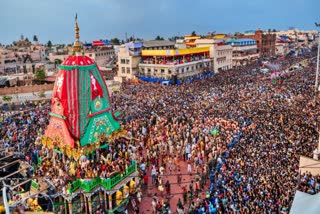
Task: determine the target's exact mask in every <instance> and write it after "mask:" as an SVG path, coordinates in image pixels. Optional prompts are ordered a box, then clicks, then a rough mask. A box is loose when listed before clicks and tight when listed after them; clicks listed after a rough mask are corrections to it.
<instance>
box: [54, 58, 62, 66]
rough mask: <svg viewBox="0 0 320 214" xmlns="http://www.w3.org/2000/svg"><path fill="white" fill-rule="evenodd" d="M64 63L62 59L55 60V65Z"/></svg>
mask: <svg viewBox="0 0 320 214" xmlns="http://www.w3.org/2000/svg"><path fill="white" fill-rule="evenodd" d="M61 63H62V60H61V59H55V60H54V67H57V65H60V64H61Z"/></svg>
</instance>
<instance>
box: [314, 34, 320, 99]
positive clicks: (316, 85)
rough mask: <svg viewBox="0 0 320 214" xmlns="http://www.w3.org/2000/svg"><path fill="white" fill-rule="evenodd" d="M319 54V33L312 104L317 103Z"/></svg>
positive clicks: (319, 36)
mask: <svg viewBox="0 0 320 214" xmlns="http://www.w3.org/2000/svg"><path fill="white" fill-rule="evenodd" d="M319 54H320V33H318V55H317V71H316V82H315V86H314V87H315V89H314V90H315V94H314V104H315V105H316V102H317V94H318V87H319V84H318V79H319Z"/></svg>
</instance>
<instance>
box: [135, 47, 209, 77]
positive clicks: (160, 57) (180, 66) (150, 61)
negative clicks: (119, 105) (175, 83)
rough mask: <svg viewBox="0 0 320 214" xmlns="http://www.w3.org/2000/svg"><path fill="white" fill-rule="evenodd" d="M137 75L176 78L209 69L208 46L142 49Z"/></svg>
mask: <svg viewBox="0 0 320 214" xmlns="http://www.w3.org/2000/svg"><path fill="white" fill-rule="evenodd" d="M141 57H142V58H141V63H139V76H142V77H147V78H155V79H166V80H168V79H174V78H176V79H178V80H184V79H186V78H188V77H191V76H195V75H198V74H200V73H203V72H207V71H209V70H211V68H212V66H213V60H212V59H211V58H210V49H209V47H196V48H184V49H162V50H142V54H141Z"/></svg>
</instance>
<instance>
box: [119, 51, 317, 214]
mask: <svg viewBox="0 0 320 214" xmlns="http://www.w3.org/2000/svg"><path fill="white" fill-rule="evenodd" d="M312 56H314V53H310V54H307V55H304V56H300V57H289V58H287V59H283V60H280V61H278V62H277V63H278V64H280V67H281V68H282V69H283V70H286V72H282V73H281V75H280V76H278V77H277V79H276V81H272V80H271V79H270V75H271V74H263V73H259V72H258V71H257V69H256V68H257V67H258V66H257V65H256V64H253V65H249V66H246V67H244V68H242V69H240V70H234V71H228V72H221V73H219V74H217V75H215V76H213V77H210V78H207V79H203V80H200V81H197V82H194V83H192V84H190V85H183V86H179V87H175V86H169V87H165V86H159V85H156V84H148V83H143V84H138V85H124V86H123V88H122V93H119V94H118V95H116V96H115V98H114V103H115V104H116V107H121V108H122V109H123V113H124V115H123V119H124V121H125V122H124V125H125V127H127V128H129V130H130V132H131V133H132V135H133V136H134V137H135V138H138V139H140V142H141V143H142V144H143V145H144V148H146V149H145V150H146V151H145V153H144V158H142V159H141V161H142V162H146V163H148V160H149V159H150V154H151V157H152V156H153V157H157V158H156V159H160V161H159V164H151V165H154V166H156V167H157V166H160V167H159V168H158V171H159V174H160V175H161V170H160V169H161V164H163V163H165V164H166V165H167V167H168V168H170V166H171V164H172V163H173V162H174V161H172V158H178V159H179V160H181V161H186V162H187V165H188V168H193V169H192V170H193V172H194V173H197V172H200V173H202V172H204V173H206V174H207V176H208V177H210V188H209V190H210V192H209V196H208V197H207V198H206V199H205V200H196V202H197V203H195V204H193V203H194V202H195V201H192V203H191V204H190V205H189V207H191V209H190V210H193V211H194V210H197V211H198V210H199V212H198V213H201V212H202V211H203V210H206V211H209V208H210V207H212V209H211V210H212V213H233V212H240V213H255V212H261V213H271V212H276V213H277V212H278V213H279V212H283V213H287V212H288V210H289V209H290V206H291V203H292V201H293V197H294V194H295V191H296V190H297V189H298V190H302V191H306V192H309V193H312V194H314V193H317V192H319V177H316V176H312V175H311V174H307V175H300V174H299V156H300V155H305V156H308V157H312V154H313V150H314V149H315V148H316V147H317V138H318V137H317V136H318V133H317V132H318V129H319V119H320V114H319V113H320V111H319V106H316V105H315V104H314V103H313V95H314V93H313V91H314V77H315V72H314V71H315V64H314V61H312V60H311V59H312ZM304 59H309V64H308V65H307V66H306V67H304V68H300V69H294V70H290V71H289V67H290V66H291V65H295V64H297V63H299V62H300V61H302V60H304ZM215 128H217V129H218V135H217V136H215V135H211V134H210V132H211V130H212V129H215ZM152 154H153V155H152ZM183 157H187V158H183ZM141 161H140V162H141ZM190 162H191V163H192V166H190ZM155 163H157V161H156V162H155ZM146 165H148V164H146ZM150 167H151V166H150ZM142 168H143V169H144V168H145V167H144V164H143V167H142ZM199 168H200V169H199ZM203 168H204V169H206V168H207V170H203ZM143 171H145V170H143ZM152 171H153V169H152V168H150V169H149V173H153V172H152ZM169 173H170V171H169ZM175 173H176V172H175ZM151 176H152V174H151ZM162 183H163V182H162ZM188 189H189V190H187V191H189V192H190V191H191V192H193V190H194V189H195V188H194V187H190V188H188ZM201 191H203V190H201ZM189 195H190V194H189ZM191 195H192V194H191ZM154 211H155V210H154ZM193 211H192V212H193Z"/></svg>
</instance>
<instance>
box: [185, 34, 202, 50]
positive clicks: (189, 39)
mask: <svg viewBox="0 0 320 214" xmlns="http://www.w3.org/2000/svg"><path fill="white" fill-rule="evenodd" d="M200 38H201V36H196V35H195V36H191V35H188V36H185V37H184V41H185V44H186V47H196V43H195V41H196V40H197V39H200Z"/></svg>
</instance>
